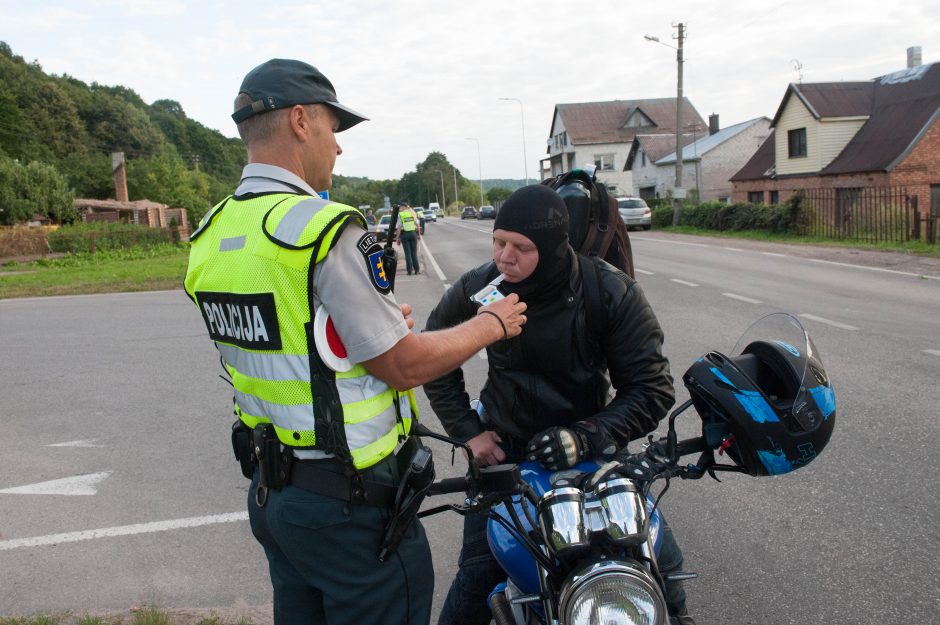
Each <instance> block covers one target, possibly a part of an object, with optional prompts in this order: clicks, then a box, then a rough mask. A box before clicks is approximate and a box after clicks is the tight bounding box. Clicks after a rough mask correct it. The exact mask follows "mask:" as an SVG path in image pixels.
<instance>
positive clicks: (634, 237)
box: [630, 234, 714, 247]
mask: <svg viewBox="0 0 940 625" xmlns="http://www.w3.org/2000/svg"><path fill="white" fill-rule="evenodd" d="M633 239H636V240H637V241H655V242H656V243H671V244H673V245H691V246H692V247H714V246H713V245H706V244H705V243H689V242H688V241H670V240H669V239H648V238H646V237H638V236H635V235H632V234H631V235H630V240H631V241H632V240H633Z"/></svg>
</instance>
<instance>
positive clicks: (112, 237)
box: [49, 223, 170, 254]
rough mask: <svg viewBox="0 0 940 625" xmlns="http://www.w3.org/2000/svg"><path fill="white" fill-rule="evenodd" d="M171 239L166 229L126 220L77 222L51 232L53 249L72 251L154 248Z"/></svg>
mask: <svg viewBox="0 0 940 625" xmlns="http://www.w3.org/2000/svg"><path fill="white" fill-rule="evenodd" d="M168 240H170V237H169V235H168V234H167V232H166V231H165V230H161V229H160V228H150V227H147V226H136V225H132V224H123V223H91V224H76V225H74V226H68V227H65V228H59V229H58V230H56V231H55V232H51V233H49V249H51V250H52V251H53V252H65V253H69V254H81V253H88V252H89V251H91V249H92V242H94V251H95V252H104V251H109V250H123V249H129V248H134V247H140V248H144V249H146V248H151V247H155V246H157V245H163V244H164V243H166V242H167V241H168Z"/></svg>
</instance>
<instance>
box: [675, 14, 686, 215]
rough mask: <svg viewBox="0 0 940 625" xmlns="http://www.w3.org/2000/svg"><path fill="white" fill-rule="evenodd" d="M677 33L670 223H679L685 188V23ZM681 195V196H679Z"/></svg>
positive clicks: (679, 26)
mask: <svg viewBox="0 0 940 625" xmlns="http://www.w3.org/2000/svg"><path fill="white" fill-rule="evenodd" d="M678 29H679V35H678V36H677V37H676V39H677V40H678V43H679V45H678V46H677V47H676V63H677V64H678V66H679V69H678V72H677V73H678V76H679V78H678V80H677V81H676V82H677V87H676V185H675V189H674V190H673V192H672V202H673V207H672V225H673V226H678V225H679V212H680V211H681V210H682V199H683V198H684V197H685V190H684V189H683V188H682V42H683V41H685V24H683V23H682V22H679V25H678ZM680 196H681V197H680Z"/></svg>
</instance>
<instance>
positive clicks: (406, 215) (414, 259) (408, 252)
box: [398, 202, 421, 276]
mask: <svg viewBox="0 0 940 625" xmlns="http://www.w3.org/2000/svg"><path fill="white" fill-rule="evenodd" d="M420 239H421V228H420V227H419V224H418V214H417V213H416V212H415V209H413V208H411V205H409V204H408V203H407V202H405V203H403V204H402V205H401V208H400V209H399V212H398V242H399V243H400V244H401V246H402V249H404V251H405V268H406V269H407V270H408V275H409V276H410V275H411V274H413V273H415V274H416V273H418V272H419V271H420V269H421V268H420V267H419V266H418V241H419V240H420Z"/></svg>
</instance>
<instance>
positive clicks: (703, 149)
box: [624, 114, 770, 202]
mask: <svg viewBox="0 0 940 625" xmlns="http://www.w3.org/2000/svg"><path fill="white" fill-rule="evenodd" d="M708 122H709V131H708V134H706V135H704V136H702V135H698V136H696V135H695V134H683V135H682V136H681V138H682V186H683V188H685V189H686V190H687V191H688V192H689V193H690V194H692V195H691V196H692V197H695V198H698V199H701V200H720V201H723V202H728V201H730V200H731V181H730V178H731V176H733V175H734V174H735V173H736V172H737V171H738V170H739V169H741V167H742V166H743V165H744V164H745V163H746V162H747V161H748V159H750V158H751V156H753V155H754V152H755V151H756V150H757V148H758V147H759V146H760V145H761V143H762V142H763V141H764V140H765V139H766V138H767V134H768V133H769V132H770V120H769V119H768V118H766V117H758V118H756V119H751V120H748V121H746V122H741V123H740V124H735V125H733V126H729V127H728V128H724V129H719V126H718V115H714V114H713V115H710V116H709V118H708ZM676 159H677V154H676V137H675V135H637V136H636V137H635V138H634V139H633V146H632V147H631V148H630V154H629V156H628V157H627V162H626V163H625V164H624V169H625V170H629V171H632V172H633V191H632V193H631V195H636V196H639V197H642V198H646V199H649V198H657V197H668V196H671V195H673V193H674V190H675V186H676Z"/></svg>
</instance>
